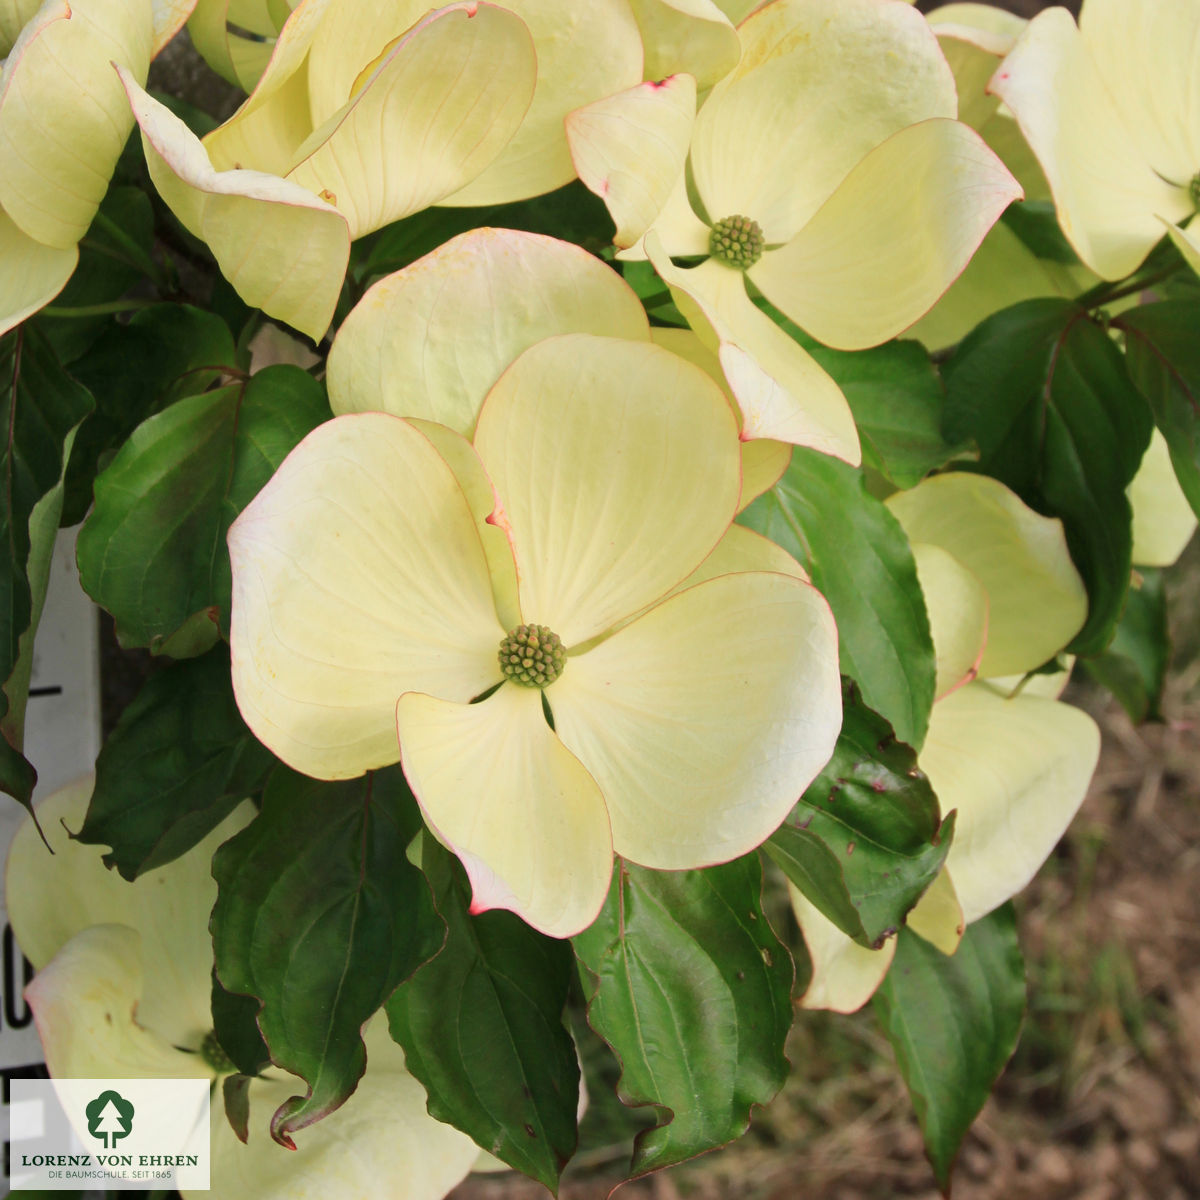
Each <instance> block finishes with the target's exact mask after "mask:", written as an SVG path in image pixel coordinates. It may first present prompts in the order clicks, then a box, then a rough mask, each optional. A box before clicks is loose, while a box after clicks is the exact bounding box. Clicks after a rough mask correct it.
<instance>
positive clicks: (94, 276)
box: [35, 187, 157, 374]
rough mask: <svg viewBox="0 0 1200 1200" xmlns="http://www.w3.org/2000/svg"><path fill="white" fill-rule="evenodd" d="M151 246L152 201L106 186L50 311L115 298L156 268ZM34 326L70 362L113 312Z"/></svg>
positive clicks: (44, 319) (132, 190)
mask: <svg viewBox="0 0 1200 1200" xmlns="http://www.w3.org/2000/svg"><path fill="white" fill-rule="evenodd" d="M153 247H154V208H153V205H152V204H151V202H150V197H149V196H148V195H146V193H145V192H144V191H143V190H142V189H141V188H138V187H112V188H109V191H108V194H107V195H106V196H105V197H104V199H103V201H102V202H101V204H100V209H99V211H98V212H97V214H96V216H95V219H94V220H93V221H92V225H91V228H90V229H88V231H87V233H86V234H85V235H84V236H83V239H82V240H81V241H80V243H79V264H78V266H76V268H75V273H74V274H73V275H72V276H71V279H70V281H69V282H68V283H67V286H66V287H65V288H63V290H62V291H61V292H60V293H59V294H58V296H56V297H55V299H54V300H53V301H52V302H51V308H53V309H75V308H90V307H92V306H93V305H96V304H109V303H111V302H113V301H114V300H119V299H120V298H121V297H122V296H124V295H125V293H126V292H128V291H129V290H130V289H131V288H132V287H133V286H134V284H136V283H138V282H139V281H140V280H142V279H144V278H146V277H147V275H148V274H153V272H154V271H156V270H157V267H156V265H155V263H154V260H153V257H152V251H153ZM35 322H36V324H37V326H38V329H39V331H40V332H41V333H42V334H43V335H44V336H45V338H46V340H47V342H49V343H50V345H51V346H52V347H53V348H54V352H55V354H56V356H57V357H58V360H59V362H62V363H73V362H74V361H75V360H76V359H77V358H78V357H79V356H80V355H81V354H83V353H84V352H85V351H86V350H87V348H88V347H89V346H90V345H92V343H93V342H95V340H96V339H97V338H98V337H99V336H100V335H101V334H102V333H103V332H104V331H105V330H106V329H110V328H112V327H114V325H115V321H114V319H113V317H112V315H111V314H108V315H98V316H92V317H75V318H71V319H62V318H56V317H52V316H45V315H44V316H41V317H37V318H35ZM131 374H132V372H131Z"/></svg>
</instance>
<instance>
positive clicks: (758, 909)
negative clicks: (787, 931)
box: [573, 854, 792, 1175]
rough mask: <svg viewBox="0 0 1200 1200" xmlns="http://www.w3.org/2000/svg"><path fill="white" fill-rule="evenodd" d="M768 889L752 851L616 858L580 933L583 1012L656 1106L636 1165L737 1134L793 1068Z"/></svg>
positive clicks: (675, 1157) (625, 1084)
mask: <svg viewBox="0 0 1200 1200" xmlns="http://www.w3.org/2000/svg"><path fill="white" fill-rule="evenodd" d="M761 892H762V865H761V863H760V861H759V858H758V855H756V854H751V855H747V856H746V857H744V858H740V859H736V860H735V861H733V862H731V863H725V864H724V865H723V866H719V867H709V868H707V869H705V870H702V871H648V870H646V869H645V868H642V867H635V866H632V865H630V864H628V863H622V862H621V861H620V860H618V862H617V868H616V871H615V873H614V879H613V886H612V889H611V890H610V892H609V894H608V899H607V901H606V902H605V905H604V908H603V909H602V910H601V912H600V916H599V917H598V918H597V919H596V921H595V923H594V924H593V925H592V926H591V927H590V928H589V929H586V930H585V931H584V932H583V933H580V934H577V935H576V936H575V938H574V939H573V941H574V944H575V953H576V954H577V955H578V957H579V959H580V961H581V962H582V963H583V965H584V966H585V967H586V968H587V970H588V971H589V972H591V974H592V975H593V976H594V977H595V984H594V988H592V989H590V999H589V1003H588V1021H589V1023H590V1024H591V1026H592V1028H593V1029H595V1030H596V1032H597V1033H599V1034H600V1036H601V1037H603V1038H604V1040H605V1041H606V1042H608V1044H609V1045H610V1046H611V1047H612V1049H613V1051H614V1053H615V1054H616V1055H617V1058H618V1059H619V1060H620V1062H621V1067H622V1074H621V1082H620V1086H619V1091H620V1096H621V1099H622V1100H623V1101H624V1102H625V1103H626V1104H629V1105H632V1106H641V1105H652V1106H653V1107H654V1108H655V1110H656V1115H657V1118H658V1120H657V1124H656V1125H655V1126H654V1127H653V1128H652V1129H646V1130H643V1131H642V1133H640V1134H639V1135H638V1137H637V1140H636V1141H635V1143H634V1151H633V1162H632V1164H631V1169H632V1172H633V1174H634V1175H644V1174H645V1173H646V1172H648V1171H653V1170H657V1169H658V1168H659V1167H666V1166H670V1165H671V1164H672V1163H677V1162H682V1161H683V1160H684V1159H688V1158H692V1157H694V1156H695V1155H697V1154H703V1153H704V1152H705V1151H706V1150H711V1149H713V1148H715V1147H717V1146H722V1145H724V1144H725V1143H727V1142H730V1141H732V1140H733V1139H734V1138H736V1137H740V1136H741V1135H742V1134H743V1133H744V1132H745V1131H746V1129H747V1127H748V1126H749V1124H750V1111H751V1108H752V1107H753V1106H754V1105H755V1104H766V1103H767V1102H768V1101H769V1100H770V1099H771V1098H772V1097H773V1096H774V1095H775V1093H776V1092H778V1090H779V1089H780V1087H782V1086H783V1082H784V1080H785V1079H786V1078H787V1070H788V1064H787V1059H786V1058H785V1057H784V1042H785V1040H786V1039H787V1034H788V1029H789V1028H790V1027H791V1023H792V1007H791V987H792V960H791V958H790V957H789V955H788V952H787V950H786V949H785V947H784V946H783V944H782V943H781V942H780V941H779V939H778V938H777V937H776V936H775V934H774V932H773V931H772V929H771V927H770V925H769V924H768V922H767V919H766V917H765V915H764V914H763V910H762V902H761V900H762V897H761Z"/></svg>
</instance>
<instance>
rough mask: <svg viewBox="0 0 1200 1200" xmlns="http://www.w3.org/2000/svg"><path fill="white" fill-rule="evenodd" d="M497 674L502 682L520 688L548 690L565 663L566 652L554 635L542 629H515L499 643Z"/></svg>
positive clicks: (530, 627) (530, 626)
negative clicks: (503, 679) (507, 681)
mask: <svg viewBox="0 0 1200 1200" xmlns="http://www.w3.org/2000/svg"><path fill="white" fill-rule="evenodd" d="M497 657H498V658H499V660H500V670H501V671H503V672H504V677H505V679H511V680H512V681H513V683H519V684H520V685H521V686H522V687H535V688H544V687H549V686H550V685H551V684H552V683H553V682H554V681H555V680H556V679H557V678H558V677H559V676H560V675H561V674H562V669H563V667H564V666H565V665H566V662H567V651H566V649H565V648H564V646H563V644H562V639H561V638H560V637H559V636H558V634H557V633H551V632H550V630H549V629H547V628H546V626H545V625H518V626H517V627H516V629H514V630H512V631H511V632H510V633H509V635H508V637H506V638H505V639H504V641H502V642H501V643H500V653H499V654H498V655H497Z"/></svg>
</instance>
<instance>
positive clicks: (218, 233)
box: [125, 0, 565, 338]
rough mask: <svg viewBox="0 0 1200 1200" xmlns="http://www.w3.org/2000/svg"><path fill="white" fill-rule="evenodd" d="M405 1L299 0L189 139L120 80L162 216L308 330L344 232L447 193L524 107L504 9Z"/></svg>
mask: <svg viewBox="0 0 1200 1200" xmlns="http://www.w3.org/2000/svg"><path fill="white" fill-rule="evenodd" d="M412 8H413V6H412V5H410V4H408V3H402V2H401V0H394V2H393V3H391V4H389V5H386V6H384V10H383V11H382V12H380V11H377V10H374V9H373V10H371V11H368V10H367V9H366V8H365V7H364V6H362V5H360V4H357V3H348V2H347V0H305V2H304V3H303V4H301V5H300V6H299V7H297V9H296V11H295V12H294V13H292V15H291V16H290V17H289V18H288V20H287V22H286V23H285V24H284V26H283V29H282V31H281V33H280V35H279V38H278V40H277V41H276V43H275V47H274V50H273V52H272V54H271V58H270V61H269V63H268V65H267V67H266V69H265V71H264V72H263V75H262V77H261V78H260V79H259V81H258V85H257V87H256V88H255V90H254V92H253V93H252V94H251V96H250V97H249V99H247V101H246V103H245V104H244V105H243V106H242V107H241V109H239V110H238V112H237V113H236V114H235V116H234V117H232V118H231V119H230V120H229V121H227V122H226V123H225V124H224V125H222V126H221V127H219V128H218V129H215V130H214V131H213V132H212V133H211V134H209V135H208V137H207V138H205V140H204V142H203V143H201V142H199V141H197V139H196V138H195V137H193V136H192V134H191V133H190V132H189V131H188V130H187V128H186V127H185V126H184V125H183V124H182V123H181V122H179V121H177V120H175V119H174V118H173V117H172V116H171V114H170V113H169V112H167V111H166V109H164V108H163V107H162V105H160V104H158V103H157V102H156V101H154V100H152V99H151V98H150V97H149V96H148V95H146V93H145V92H144V91H142V90H141V88H139V87H138V86H137V84H136V81H135V80H132V79H130V78H128V76H126V78H125V83H126V90H127V91H128V93H129V100H130V103H131V104H132V106H133V109H134V113H135V115H136V116H137V119H138V123H139V124H140V125H141V128H142V142H143V146H144V148H145V151H146V158H147V161H148V163H149V166H150V172H151V176H152V178H153V179H154V182H155V186H156V187H157V188H158V189H159V191H160V193H162V195H163V198H164V199H165V200H166V201H167V203H168V204H169V205H170V206H171V208H172V210H173V211H174V212H175V214H176V216H178V217H179V219H180V220H181V221H182V222H183V224H184V225H185V226H187V228H188V229H189V230H190V231H191V232H192V233H193V234H195V235H196V236H197V237H200V238H203V239H204V240H205V241H206V242H207V243H208V245H209V248H210V249H211V250H212V252H213V255H214V256H215V257H216V259H217V263H218V265H219V266H220V267H221V270H222V271H223V273H224V274H225V275H226V277H227V278H228V279H229V280H230V282H231V283H232V284H233V286H234V287H235V289H236V290H237V291H238V293H239V294H240V295H241V296H242V297H243V299H245V300H246V301H247V303H250V304H253V305H255V306H256V307H259V308H261V309H262V310H263V311H264V312H266V313H268V314H270V315H271V316H275V317H278V318H279V319H280V320H283V321H286V322H287V323H289V324H291V325H294V326H295V327H296V328H297V329H300V330H301V331H302V332H304V333H307V334H308V335H309V336H310V337H313V338H320V337H321V335H322V334H323V333H324V332H325V329H326V328H327V327H328V325H329V321H330V319H331V318H332V315H333V309H334V305H335V303H336V301H337V296H338V293H339V292H340V290H341V284H342V277H343V275H344V274H345V268H346V261H347V258H348V255H349V250H350V242H351V240H352V239H354V238H356V237H360V236H361V235H363V234H365V233H369V232H370V231H371V230H374V229H378V228H379V227H380V226H382V225H386V224H388V223H389V222H391V221H395V220H398V219H399V218H401V217H405V216H408V215H409V214H411V213H414V212H417V211H419V210H420V209H423V208H426V207H428V206H429V205H431V204H435V203H437V202H438V201H441V200H445V199H447V197H449V196H451V195H452V194H454V193H457V192H459V191H460V189H462V188H463V187H464V186H465V185H467V184H469V183H470V182H471V181H472V180H475V179H476V178H477V177H478V176H480V175H481V173H482V172H484V171H485V169H486V168H488V167H489V166H490V165H491V164H492V163H493V162H494V161H495V160H496V159H497V156H498V155H500V153H501V151H503V150H504V149H505V147H506V146H508V145H509V142H510V141H511V140H512V138H513V135H514V134H515V133H516V132H517V130H518V129H519V128H521V127H522V123H523V122H524V121H525V118H526V114H527V112H529V111H530V102H531V100H532V99H533V97H534V85H535V81H536V79H537V61H536V56H535V53H534V46H533V40H532V38H531V36H530V31H529V29H528V27H527V26H526V24H525V23H524V22H523V21H522V20H521V18H520V17H518V16H517V15H515V14H514V13H512V12H510V11H509V10H508V9H505V8H499V7H497V6H496V5H493V4H486V3H482V2H478V3H477V2H475V0H470V2H463V3H458V4H451V5H448V6H447V7H445V8H441V9H437V10H435V11H433V12H430V13H428V14H426V15H425V16H421V13H420V12H416V13H413V12H411V11H410V10H411V9H412ZM418 18H420V19H418ZM414 21H415V22H416V23H415V24H413V22H414ZM564 154H565V149H564Z"/></svg>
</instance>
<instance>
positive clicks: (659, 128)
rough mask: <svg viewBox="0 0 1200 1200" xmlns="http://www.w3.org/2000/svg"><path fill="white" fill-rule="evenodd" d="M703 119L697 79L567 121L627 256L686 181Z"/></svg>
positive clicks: (646, 88)
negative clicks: (691, 145)
mask: <svg viewBox="0 0 1200 1200" xmlns="http://www.w3.org/2000/svg"><path fill="white" fill-rule="evenodd" d="M695 115H696V80H695V78H694V77H693V76H691V75H672V76H670V77H669V78H667V79H664V80H662V81H661V82H650V83H640V84H638V86H637V87H634V88H630V89H629V90H628V91H625V92H618V93H617V94H616V95H615V96H606V97H605V98H604V99H602V100H597V101H596V102H595V103H594V104H589V105H587V107H585V108H577V109H576V110H575V111H574V112H573V113H569V114H568V115H567V138H568V141H569V142H570V146H571V158H572V159H573V160H574V163H575V170H576V172H577V174H578V175H579V178H580V179H582V180H583V182H584V183H585V184H586V185H587V187H588V188H589V189H590V190H591V191H593V192H595V193H596V195H598V196H603V197H604V202H605V204H606V205H607V206H608V211H609V212H610V213H611V214H612V218H613V221H614V222H615V223H616V226H617V230H616V233H615V234H614V235H613V245H615V246H617V247H619V248H620V249H622V250H627V249H628V248H629V247H630V246H632V245H634V244H635V243H636V242H638V241H639V240H640V239H641V238H642V237H643V236H645V233H646V230H647V229H649V228H650V226H651V225H653V224H654V221H655V219H656V218H657V217H658V214H659V213H660V212H661V211H662V209H663V206H664V205H665V204H666V202H667V200H668V198H669V197H670V195H671V191H672V189H673V188H674V187H675V185H676V183H677V182H678V180H679V179H680V177H681V176H682V175H683V169H684V164H685V162H686V160H687V152H688V141H689V139H690V138H691V133H692V121H693V120H694V119H695Z"/></svg>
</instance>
